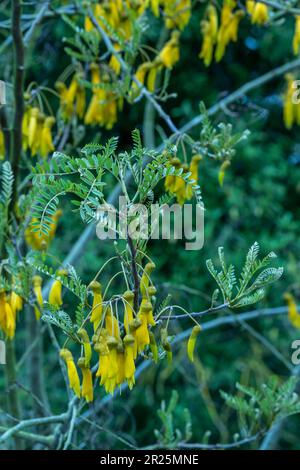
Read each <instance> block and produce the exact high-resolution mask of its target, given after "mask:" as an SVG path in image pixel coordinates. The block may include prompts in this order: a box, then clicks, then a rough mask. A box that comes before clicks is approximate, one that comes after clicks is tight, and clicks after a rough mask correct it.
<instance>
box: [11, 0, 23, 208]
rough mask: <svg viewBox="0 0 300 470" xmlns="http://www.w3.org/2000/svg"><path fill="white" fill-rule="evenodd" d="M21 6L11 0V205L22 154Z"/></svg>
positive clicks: (15, 198) (19, 2)
mask: <svg viewBox="0 0 300 470" xmlns="http://www.w3.org/2000/svg"><path fill="white" fill-rule="evenodd" d="M21 14H22V6H21V1H20V0H13V1H12V37H13V45H14V80H13V82H14V98H15V106H14V107H15V111H14V121H13V129H12V139H11V140H12V142H11V163H12V170H13V173H14V183H13V197H12V203H11V207H12V208H13V209H14V205H15V202H16V200H17V184H18V181H17V180H18V174H19V167H20V159H21V154H22V121H23V114H24V97H23V95H24V44H23V35H22V30H21Z"/></svg>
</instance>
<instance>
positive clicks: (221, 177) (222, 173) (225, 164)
mask: <svg viewBox="0 0 300 470" xmlns="http://www.w3.org/2000/svg"><path fill="white" fill-rule="evenodd" d="M230 165H231V163H230V160H225V161H224V162H223V163H222V165H221V166H220V170H219V174H218V180H219V185H220V186H221V187H222V186H223V183H224V178H225V173H226V170H227V168H228V167H229V166H230Z"/></svg>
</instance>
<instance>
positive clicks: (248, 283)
mask: <svg viewBox="0 0 300 470" xmlns="http://www.w3.org/2000/svg"><path fill="white" fill-rule="evenodd" d="M218 252H219V260H220V265H221V270H220V271H218V270H217V269H216V268H215V266H214V264H213V262H212V260H211V259H209V260H207V262H206V266H207V269H208V271H209V272H210V274H211V275H212V277H213V278H214V279H215V281H216V283H217V285H218V288H219V290H220V292H221V293H222V296H223V301H224V303H226V304H228V305H229V306H230V307H231V308H238V307H245V306H247V305H252V304H255V303H257V302H258V301H260V300H261V299H262V298H263V297H264V296H265V288H266V287H267V286H268V285H270V284H272V283H274V282H276V281H277V280H278V279H279V278H280V277H281V276H282V274H283V268H282V267H279V268H275V267H270V266H269V264H270V262H271V261H272V260H273V259H274V258H276V255H275V253H273V252H271V253H269V254H268V255H267V256H265V257H264V258H263V259H261V260H260V259H258V255H259V245H258V243H257V242H255V243H254V244H253V245H252V246H251V248H250V249H249V251H248V254H247V256H246V260H245V264H244V267H243V269H242V272H241V275H240V278H239V279H238V280H237V278H236V274H235V267H234V266H233V265H232V264H230V265H229V266H227V264H226V261H225V256H224V249H223V247H220V248H219V250H218Z"/></svg>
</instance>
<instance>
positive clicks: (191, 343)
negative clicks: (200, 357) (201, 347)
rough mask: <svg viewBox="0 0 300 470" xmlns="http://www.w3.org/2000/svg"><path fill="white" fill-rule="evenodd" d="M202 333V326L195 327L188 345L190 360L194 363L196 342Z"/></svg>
mask: <svg viewBox="0 0 300 470" xmlns="http://www.w3.org/2000/svg"><path fill="white" fill-rule="evenodd" d="M200 331H201V326H200V325H196V326H194V328H193V329H192V332H191V335H190V337H189V340H188V343H187V353H188V357H189V360H190V361H191V362H194V350H195V346H196V341H197V338H198V335H199V333H200Z"/></svg>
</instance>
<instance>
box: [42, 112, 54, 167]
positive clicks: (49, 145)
mask: <svg viewBox="0 0 300 470" xmlns="http://www.w3.org/2000/svg"><path fill="white" fill-rule="evenodd" d="M54 123H55V119H54V117H52V116H50V117H47V118H46V119H45V121H44V125H43V129H42V135H41V145H40V153H41V156H42V157H43V158H46V157H47V155H49V153H50V152H53V151H54V145H53V141H52V135H51V129H52V126H53V125H54Z"/></svg>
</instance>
